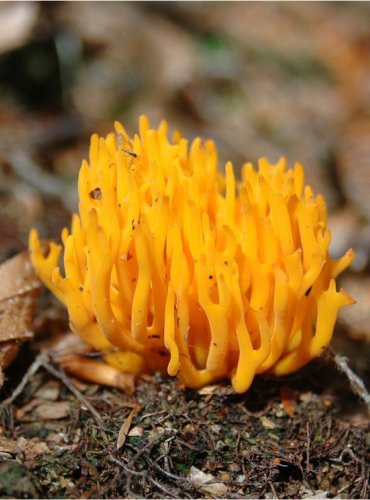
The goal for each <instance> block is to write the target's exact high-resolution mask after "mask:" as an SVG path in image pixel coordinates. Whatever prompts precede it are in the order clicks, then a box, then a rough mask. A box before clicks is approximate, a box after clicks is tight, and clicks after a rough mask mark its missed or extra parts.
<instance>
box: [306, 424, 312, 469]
mask: <svg viewBox="0 0 370 500" xmlns="http://www.w3.org/2000/svg"><path fill="white" fill-rule="evenodd" d="M306 433H307V446H306V455H307V457H306V472H310V469H311V464H310V445H311V432H310V424H309V422H307V424H306Z"/></svg>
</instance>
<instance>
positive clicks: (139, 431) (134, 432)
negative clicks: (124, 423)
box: [127, 425, 145, 437]
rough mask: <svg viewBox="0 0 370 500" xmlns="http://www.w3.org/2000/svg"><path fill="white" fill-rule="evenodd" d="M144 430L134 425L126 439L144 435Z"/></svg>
mask: <svg viewBox="0 0 370 500" xmlns="http://www.w3.org/2000/svg"><path fill="white" fill-rule="evenodd" d="M144 432H145V429H144V427H140V426H139V425H135V427H133V428H132V429H131V430H130V432H129V433H128V434H127V436H128V437H141V436H143V435H144Z"/></svg>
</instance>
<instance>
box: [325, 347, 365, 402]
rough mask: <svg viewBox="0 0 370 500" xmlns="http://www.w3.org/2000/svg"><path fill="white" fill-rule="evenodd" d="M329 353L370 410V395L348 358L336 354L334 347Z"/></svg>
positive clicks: (353, 389)
mask: <svg viewBox="0 0 370 500" xmlns="http://www.w3.org/2000/svg"><path fill="white" fill-rule="evenodd" d="M329 352H330V354H331V355H332V357H333V360H334V363H335V365H336V367H337V368H338V370H339V371H340V372H342V373H343V374H344V375H345V376H346V377H347V379H348V381H349V384H350V386H351V389H352V391H353V392H354V393H355V394H356V395H357V396H358V397H360V398H361V399H362V400H363V401H364V403H365V404H366V406H367V407H368V409H369V410H370V394H369V393H368V391H367V389H366V387H365V385H364V383H363V381H362V380H361V379H360V377H359V376H358V375H356V373H355V372H354V371H353V370H352V369H351V368H350V366H349V365H348V360H347V358H345V357H344V356H341V355H339V354H338V353H336V352H335V351H334V349H333V348H332V347H329Z"/></svg>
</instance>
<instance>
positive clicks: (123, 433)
mask: <svg viewBox="0 0 370 500" xmlns="http://www.w3.org/2000/svg"><path fill="white" fill-rule="evenodd" d="M127 405H129V406H131V404H130V403H127ZM125 406H126V405H125ZM139 410H140V406H139V405H136V404H135V403H133V408H132V410H131V411H130V414H129V416H128V417H127V418H126V420H125V421H124V422H123V424H122V426H121V428H120V430H119V433H118V438H117V445H116V446H117V450H119V449H120V448H122V446H123V445H124V444H125V441H126V438H127V435H128V432H129V430H130V426H131V422H132V419H133V418H134V416H135V415H136V413H137V412H138V411H139Z"/></svg>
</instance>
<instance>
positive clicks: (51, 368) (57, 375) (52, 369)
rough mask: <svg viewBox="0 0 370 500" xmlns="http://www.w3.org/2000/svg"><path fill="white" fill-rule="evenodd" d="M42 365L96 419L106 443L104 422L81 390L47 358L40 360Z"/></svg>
mask: <svg viewBox="0 0 370 500" xmlns="http://www.w3.org/2000/svg"><path fill="white" fill-rule="evenodd" d="M42 366H43V367H44V368H45V370H47V371H48V372H49V373H51V374H52V375H53V376H54V377H55V378H57V379H59V380H60V381H61V382H63V384H64V385H65V386H66V387H67V388H68V389H69V390H70V391H71V392H72V394H74V395H75V396H76V398H77V399H78V400H79V401H80V402H81V403H82V404H83V405H84V406H85V407H86V408H87V409H88V410H89V412H90V413H91V415H92V416H93V417H94V419H95V420H96V423H97V424H98V426H99V429H100V431H101V433H102V436H103V439H104V441H105V442H106V443H107V442H108V438H107V435H106V433H105V429H104V422H103V419H102V418H101V416H100V414H99V413H98V412H97V411H96V409H95V408H94V407H93V405H92V404H91V403H89V401H88V400H87V399H86V398H85V396H83V394H81V392H80V391H79V390H78V389H77V387H75V386H74V385H73V384H72V382H71V380H70V379H69V378H68V377H67V375H66V374H65V373H64V371H62V370H58V369H57V368H55V367H54V366H53V365H51V364H50V363H49V361H48V360H47V359H44V360H43V362H42Z"/></svg>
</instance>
